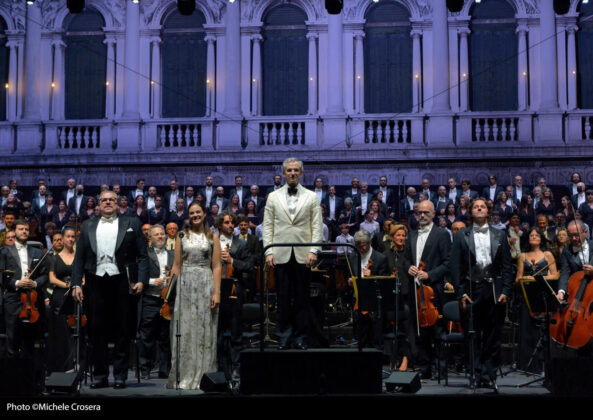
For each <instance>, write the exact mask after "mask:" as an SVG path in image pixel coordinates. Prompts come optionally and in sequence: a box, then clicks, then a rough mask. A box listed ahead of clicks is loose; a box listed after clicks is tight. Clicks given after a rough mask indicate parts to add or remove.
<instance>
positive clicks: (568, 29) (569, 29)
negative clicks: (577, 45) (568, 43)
mask: <svg viewBox="0 0 593 420" xmlns="http://www.w3.org/2000/svg"><path fill="white" fill-rule="evenodd" d="M578 30H579V26H578V25H566V32H572V33H575V32H577V31H578Z"/></svg>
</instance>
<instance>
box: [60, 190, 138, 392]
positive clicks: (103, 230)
mask: <svg viewBox="0 0 593 420" xmlns="http://www.w3.org/2000/svg"><path fill="white" fill-rule="evenodd" d="M99 209H100V211H101V218H100V219H99V218H97V219H88V220H86V221H85V222H84V223H83V224H82V230H81V232H80V238H79V240H78V243H77V244H76V253H75V255H74V267H73V270H72V288H73V289H72V297H73V298H74V300H75V301H76V302H78V303H82V300H83V296H84V294H88V297H89V313H88V320H89V326H90V330H89V332H90V341H91V344H92V348H93V350H92V358H91V362H92V364H93V366H94V381H93V383H91V388H105V387H107V386H108V385H109V384H108V381H107V377H108V376H109V359H108V351H107V340H108V338H109V336H110V335H111V336H112V337H113V340H114V342H115V353H114V360H113V377H114V379H115V383H114V385H113V387H114V388H115V389H122V388H125V387H126V379H127V377H128V363H129V352H130V346H129V338H130V333H131V331H130V330H131V329H132V326H135V325H136V323H135V322H133V321H134V317H135V315H136V312H135V310H136V307H135V306H134V305H133V303H134V299H132V298H131V296H130V295H131V294H133V295H134V296H140V295H141V293H142V291H143V290H144V286H145V285H148V259H147V256H146V241H145V240H144V237H143V236H142V231H141V230H140V221H139V219H138V218H136V217H128V216H122V215H119V216H118V206H117V195H116V194H115V193H114V192H113V191H103V192H101V195H100V198H99ZM136 266H137V276H138V277H137V278H135V276H134V275H133V274H134V271H135V270H133V268H136ZM83 275H84V278H85V292H84V293H83V290H82V287H81V286H82V276H83Z"/></svg>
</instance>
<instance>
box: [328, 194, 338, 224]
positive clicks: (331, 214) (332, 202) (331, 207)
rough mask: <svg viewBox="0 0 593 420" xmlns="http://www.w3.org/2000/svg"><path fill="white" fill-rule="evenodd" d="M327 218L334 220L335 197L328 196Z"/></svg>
mask: <svg viewBox="0 0 593 420" xmlns="http://www.w3.org/2000/svg"><path fill="white" fill-rule="evenodd" d="M328 201H329V218H330V219H332V220H336V196H335V195H334V196H333V197H332V196H331V195H330V196H329V200H328Z"/></svg>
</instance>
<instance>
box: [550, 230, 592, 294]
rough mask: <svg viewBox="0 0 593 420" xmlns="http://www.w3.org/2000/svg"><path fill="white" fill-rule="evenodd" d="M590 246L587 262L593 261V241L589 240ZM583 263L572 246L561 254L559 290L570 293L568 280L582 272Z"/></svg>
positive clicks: (565, 248)
mask: <svg viewBox="0 0 593 420" xmlns="http://www.w3.org/2000/svg"><path fill="white" fill-rule="evenodd" d="M587 244H588V245H589V255H587V256H586V259H587V261H589V263H591V261H593V241H590V240H587ZM582 269H583V263H582V262H581V256H580V255H579V253H575V252H574V251H573V248H572V245H570V244H569V245H567V246H565V247H564V249H563V250H562V254H560V278H559V279H558V290H559V291H560V290H564V293H565V294H566V293H567V292H568V279H569V278H570V276H571V275H573V274H574V273H576V272H577V271H582Z"/></svg>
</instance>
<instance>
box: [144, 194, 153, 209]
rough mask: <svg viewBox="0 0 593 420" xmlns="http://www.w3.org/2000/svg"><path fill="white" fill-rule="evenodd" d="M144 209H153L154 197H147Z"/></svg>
mask: <svg viewBox="0 0 593 420" xmlns="http://www.w3.org/2000/svg"><path fill="white" fill-rule="evenodd" d="M146 209H147V210H152V209H154V197H150V196H149V197H147V198H146Z"/></svg>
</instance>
